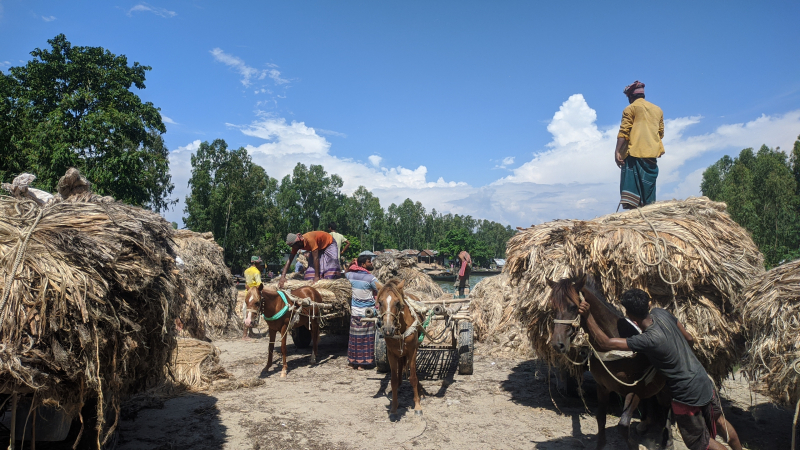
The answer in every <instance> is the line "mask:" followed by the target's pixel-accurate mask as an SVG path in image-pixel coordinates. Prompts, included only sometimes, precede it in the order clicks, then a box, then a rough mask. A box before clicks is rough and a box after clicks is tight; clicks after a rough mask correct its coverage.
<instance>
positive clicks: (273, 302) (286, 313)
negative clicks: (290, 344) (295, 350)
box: [244, 286, 322, 378]
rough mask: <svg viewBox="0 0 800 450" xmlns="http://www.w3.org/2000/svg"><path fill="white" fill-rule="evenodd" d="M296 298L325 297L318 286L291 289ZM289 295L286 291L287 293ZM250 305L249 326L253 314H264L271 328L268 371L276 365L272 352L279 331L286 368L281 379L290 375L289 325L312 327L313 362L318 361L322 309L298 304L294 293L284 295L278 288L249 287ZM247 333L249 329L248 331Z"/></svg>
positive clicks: (265, 368)
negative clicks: (288, 353) (288, 373)
mask: <svg viewBox="0 0 800 450" xmlns="http://www.w3.org/2000/svg"><path fill="white" fill-rule="evenodd" d="M291 294H292V296H294V297H296V298H307V299H309V300H311V301H313V302H316V303H321V302H322V296H321V295H320V294H319V292H317V290H316V289H314V288H312V287H310V286H304V287H301V288H297V289H295V290H293V291H291ZM284 295H285V294H284ZM245 303H246V305H247V315H246V317H245V319H244V325H245V327H248V326H250V322H251V321H252V317H253V314H261V316H262V317H261V319H262V320H263V321H264V322H266V324H267V326H268V327H269V356H268V358H267V366H266V367H264V370H265V371H266V370H269V368H270V367H271V366H272V351H273V350H274V349H275V334H276V333H277V332H278V331H280V332H281V355H282V356H283V369H282V370H281V378H284V377H286V370H287V366H286V336H287V335H288V334H289V331H290V329H289V326H290V325H291V326H292V328H297V327H309V328H310V329H311V342H312V343H313V345H312V353H311V362H312V363H316V362H317V342H319V321H318V319H317V318H316V316H319V309H318V308H315V307H312V306H302V305H299V304H295V300H293V299H292V298H291V297H290V296H286V298H285V300H284V297H282V296H281V295H280V293H279V292H278V291H272V290H269V289H261V290H259V289H258V288H257V287H252V288H249V289H248V290H247V296H246V297H245ZM245 333H246V331H245Z"/></svg>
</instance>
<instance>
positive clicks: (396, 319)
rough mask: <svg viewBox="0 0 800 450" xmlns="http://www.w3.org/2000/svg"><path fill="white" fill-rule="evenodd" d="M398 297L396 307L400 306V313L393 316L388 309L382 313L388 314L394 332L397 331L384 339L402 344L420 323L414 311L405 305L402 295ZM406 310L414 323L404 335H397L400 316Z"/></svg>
mask: <svg viewBox="0 0 800 450" xmlns="http://www.w3.org/2000/svg"><path fill="white" fill-rule="evenodd" d="M399 297H400V300H399V301H398V305H400V312H399V313H397V314H395V313H393V312H392V311H391V310H389V308H387V309H386V312H385V313H384V314H389V318H390V319H392V324H393V325H395V330H397V331H395V334H393V335H391V336H386V337H388V338H390V339H400V340H401V342H403V341H405V339H406V338H407V337H409V336H411V334H412V333H414V331H416V329H417V327H418V326H419V324H420V321H419V316H417V313H416V312H415V311H414V308H412V307H410V306H409V305H406V303H405V297H404V296H402V295H400V296H399ZM406 309H408V310H409V311H410V312H411V315H412V316H413V317H414V322H413V323H412V324H411V325H409V326H408V328H406V331H405V333H403V334H400V333H399V330H400V316H402V315H403V313H404V312H405V310H406ZM379 326H380V325H379ZM401 353H402V350H401Z"/></svg>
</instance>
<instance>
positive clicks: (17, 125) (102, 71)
mask: <svg viewBox="0 0 800 450" xmlns="http://www.w3.org/2000/svg"><path fill="white" fill-rule="evenodd" d="M47 42H48V43H49V44H50V46H51V48H50V49H39V48H37V49H35V50H34V51H33V52H31V55H32V56H33V59H32V60H31V61H28V63H27V64H25V65H24V66H21V67H11V68H10V69H9V71H8V75H5V74H3V75H2V76H0V94H1V95H2V99H0V115H2V117H3V119H4V120H3V123H2V124H1V125H0V133H1V134H0V157H2V158H0V177H2V178H3V180H8V179H10V178H11V177H13V176H14V175H15V174H18V173H20V172H23V171H27V172H31V173H34V174H35V175H36V176H37V178H38V179H37V186H38V187H41V188H43V189H45V190H48V191H53V190H54V189H55V186H56V184H57V182H58V179H59V177H61V176H62V175H63V174H64V173H65V172H66V170H67V169H68V168H70V167H77V168H78V169H80V171H81V172H82V173H83V174H84V175H85V176H86V177H87V178H88V179H89V180H91V181H92V183H93V187H94V190H95V191H96V192H97V193H99V194H102V195H111V196H113V197H114V198H116V199H117V200H121V201H124V202H126V203H130V204H134V205H139V206H144V207H148V208H151V209H153V210H156V211H162V210H165V209H166V208H167V207H168V206H169V205H170V201H169V195H170V194H171V193H172V190H173V185H172V182H171V177H170V175H169V160H168V155H169V152H168V150H167V149H166V147H165V146H164V141H163V139H162V138H161V134H162V133H164V132H165V131H166V128H165V127H164V123H163V122H162V120H161V115H160V114H159V110H158V108H156V107H155V106H154V105H153V104H152V103H150V102H142V100H141V99H140V98H139V96H138V95H136V94H135V93H134V92H133V91H132V90H131V88H132V87H135V88H137V89H144V88H145V85H144V81H145V72H146V71H148V70H150V67H148V66H143V65H140V64H139V63H138V62H134V63H133V65H130V66H129V65H128V59H127V58H126V57H125V56H124V55H119V56H118V55H115V54H113V53H111V52H109V51H108V50H105V49H103V48H102V47H80V46H73V45H72V44H71V43H70V42H69V41H67V38H66V37H65V36H64V35H63V34H59V35H58V36H56V37H55V38H53V39H51V40H48V41H47Z"/></svg>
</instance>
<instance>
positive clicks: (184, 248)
mask: <svg viewBox="0 0 800 450" xmlns="http://www.w3.org/2000/svg"><path fill="white" fill-rule="evenodd" d="M172 239H173V241H174V242H175V244H176V246H175V247H174V250H175V252H176V253H177V254H178V256H180V258H181V259H182V260H183V262H184V266H183V267H182V268H181V269H180V270H181V273H180V277H179V280H180V288H181V295H183V296H184V297H185V301H184V302H182V303H183V305H184V306H183V310H182V311H181V315H180V317H181V321H182V322H183V325H184V329H186V330H188V331H189V334H190V336H191V337H194V338H196V339H207V338H210V339H218V338H220V337H222V336H225V335H234V334H239V333H241V332H242V328H241V321H240V320H239V319H238V317H237V314H236V309H237V304H238V303H237V301H236V287H235V286H234V285H233V276H232V275H231V271H230V269H228V267H227V266H226V265H225V259H224V256H223V250H222V247H220V246H219V245H217V243H216V242H215V241H214V235H213V234H212V233H210V232H209V233H195V232H193V231H189V230H177V231H175V232H174V233H173V235H172Z"/></svg>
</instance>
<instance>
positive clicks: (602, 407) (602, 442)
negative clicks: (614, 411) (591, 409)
mask: <svg viewBox="0 0 800 450" xmlns="http://www.w3.org/2000/svg"><path fill="white" fill-rule="evenodd" d="M609 396H610V394H609V392H608V389H607V388H606V387H605V386H603V385H602V384H601V383H597V450H601V449H602V448H604V447H605V446H606V412H607V411H608V400H609Z"/></svg>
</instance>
